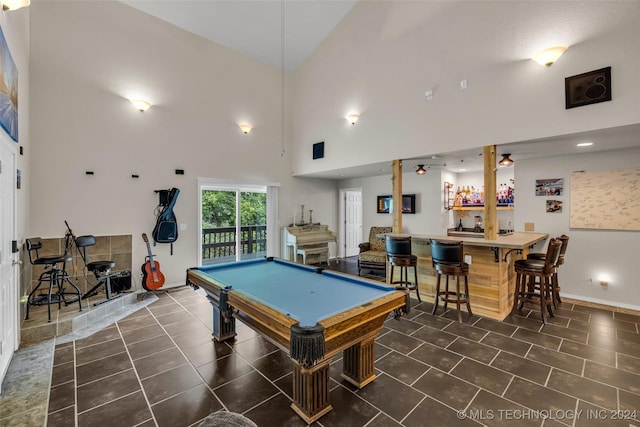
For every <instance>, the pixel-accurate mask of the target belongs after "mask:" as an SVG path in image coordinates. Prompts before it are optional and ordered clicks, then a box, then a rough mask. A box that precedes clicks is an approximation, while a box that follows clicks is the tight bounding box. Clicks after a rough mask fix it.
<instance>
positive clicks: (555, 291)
mask: <svg viewBox="0 0 640 427" xmlns="http://www.w3.org/2000/svg"><path fill="white" fill-rule="evenodd" d="M557 239H560V241H561V242H562V246H560V256H559V257H558V267H560V266H561V265H562V264H564V254H565V253H566V252H567V246H568V245H569V236H567V235H566V234H563V235H562V236H560V237H557ZM546 255H547V254H546V253H544V252H532V253H530V254H528V255H527V259H531V260H538V261H544V258H545V256H546ZM551 291H552V295H553V306H554V307H555V306H556V303H558V304H561V303H562V300H560V285H559V284H558V271H557V269H556V271H555V272H554V273H553V278H552V281H551Z"/></svg>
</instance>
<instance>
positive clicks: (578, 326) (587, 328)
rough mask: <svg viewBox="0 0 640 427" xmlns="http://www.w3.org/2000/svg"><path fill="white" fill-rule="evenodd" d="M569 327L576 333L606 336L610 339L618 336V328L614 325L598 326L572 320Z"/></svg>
mask: <svg viewBox="0 0 640 427" xmlns="http://www.w3.org/2000/svg"><path fill="white" fill-rule="evenodd" d="M568 327H569V328H570V329H574V330H576V331H583V332H590V333H595V334H600V335H606V336H610V337H615V335H616V328H615V327H614V326H612V325H604V324H597V323H595V324H594V323H589V322H583V321H581V320H575V319H571V321H570V322H569V326H568Z"/></svg>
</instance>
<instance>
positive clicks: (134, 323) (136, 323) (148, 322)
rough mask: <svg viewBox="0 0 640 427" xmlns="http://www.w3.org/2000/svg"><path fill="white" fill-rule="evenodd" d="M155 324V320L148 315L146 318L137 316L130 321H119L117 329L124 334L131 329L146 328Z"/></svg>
mask: <svg viewBox="0 0 640 427" xmlns="http://www.w3.org/2000/svg"><path fill="white" fill-rule="evenodd" d="M157 324H158V322H156V319H155V318H154V317H153V316H151V315H150V314H148V315H146V316H139V317H134V318H131V319H126V320H124V319H123V320H120V321H119V322H118V328H119V329H120V331H121V332H122V333H124V331H130V330H132V329H139V328H147V327H149V326H154V325H157Z"/></svg>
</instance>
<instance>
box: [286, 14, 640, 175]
mask: <svg viewBox="0 0 640 427" xmlns="http://www.w3.org/2000/svg"><path fill="white" fill-rule="evenodd" d="M639 18H640V3H639V2H615V1H614V2H600V1H598V2H579V3H576V2H566V1H557V2H555V1H554V2H521V1H517V2H516V1H513V2H504V1H499V2H487V1H478V2H469V1H456V2H430V1H413V2H409V1H361V2H358V3H357V4H356V5H355V6H354V8H353V9H352V10H351V11H350V12H349V13H348V14H347V15H346V17H345V18H344V19H343V21H342V22H341V23H340V25H339V26H338V27H337V28H336V29H335V30H334V31H333V32H332V33H331V34H330V35H329V36H328V37H327V38H326V39H325V40H324V41H323V43H322V44H321V45H320V47H319V48H318V49H317V50H316V51H315V52H314V53H313V55H312V56H311V57H310V58H309V59H308V60H307V61H306V62H305V64H304V65H303V66H302V67H301V68H300V70H299V71H297V72H296V74H295V76H294V83H293V87H294V92H293V93H294V96H293V100H292V102H293V109H292V132H293V134H292V136H293V140H294V141H296V146H295V147H294V151H293V153H292V154H293V164H294V170H295V172H296V173H298V174H305V173H312V172H317V171H322V170H331V169H337V168H343V167H349V166H357V165H363V164H369V163H378V162H385V161H390V160H393V159H407V158H414V157H419V156H424V155H428V154H437V153H445V152H450V151H456V150H459V149H466V148H475V147H482V146H487V145H500V144H504V143H509V142H516V141H524V140H529V139H535V138H541V137H548V136H555V135H561V134H569V133H574V132H582V131H586V130H593V129H600V128H608V127H615V126H620V125H626V124H634V123H638V121H639V120H640V104H639V103H638V101H637V100H638V99H639V98H640V86H639V85H638V84H637V83H636V80H637V76H638V75H640V50H639V49H640V48H639V47H638V46H639V45H638V43H637V42H636V41H637V40H639V39H640V26H638V25H637V22H638V20H639ZM605 26H606V29H605ZM550 43H554V44H559V43H565V44H567V45H569V46H570V48H569V49H568V50H567V52H566V53H565V54H564V55H563V56H562V58H560V60H559V61H558V62H556V63H555V64H553V66H552V67H542V66H540V65H539V64H537V63H535V62H534V61H532V60H531V59H530V58H531V56H532V55H533V54H534V53H535V52H537V51H539V50H541V49H542V48H543V47H549V45H550ZM606 66H611V67H612V81H613V85H612V87H613V101H612V102H603V103H599V104H594V105H590V106H589V107H588V108H575V109H570V110H566V109H565V103H564V79H565V77H568V76H572V75H576V74H580V73H584V72H587V71H591V70H595V69H599V68H602V67H606ZM461 80H467V83H468V88H467V89H466V90H461V89H460V81H461ZM428 89H431V90H433V91H434V95H433V99H432V100H430V101H427V100H426V98H425V91H426V90H428ZM351 112H356V113H359V114H360V120H359V121H358V123H357V124H356V125H355V126H351V125H350V124H349V123H348V122H347V120H345V119H344V117H345V115H346V114H348V113H351ZM317 141H325V152H326V155H325V159H324V160H325V161H323V162H313V160H311V156H309V153H310V151H311V144H313V143H314V142H317Z"/></svg>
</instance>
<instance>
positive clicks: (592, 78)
mask: <svg viewBox="0 0 640 427" xmlns="http://www.w3.org/2000/svg"><path fill="white" fill-rule="evenodd" d="M564 95H565V102H566V106H565V107H566V109H569V108H575V107H581V106H583V105H589V104H595V103H597V102H604V101H611V67H606V68H601V69H599V70H594V71H589V72H588V73H583V74H578V75H577V76H571V77H567V78H565V79H564Z"/></svg>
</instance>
